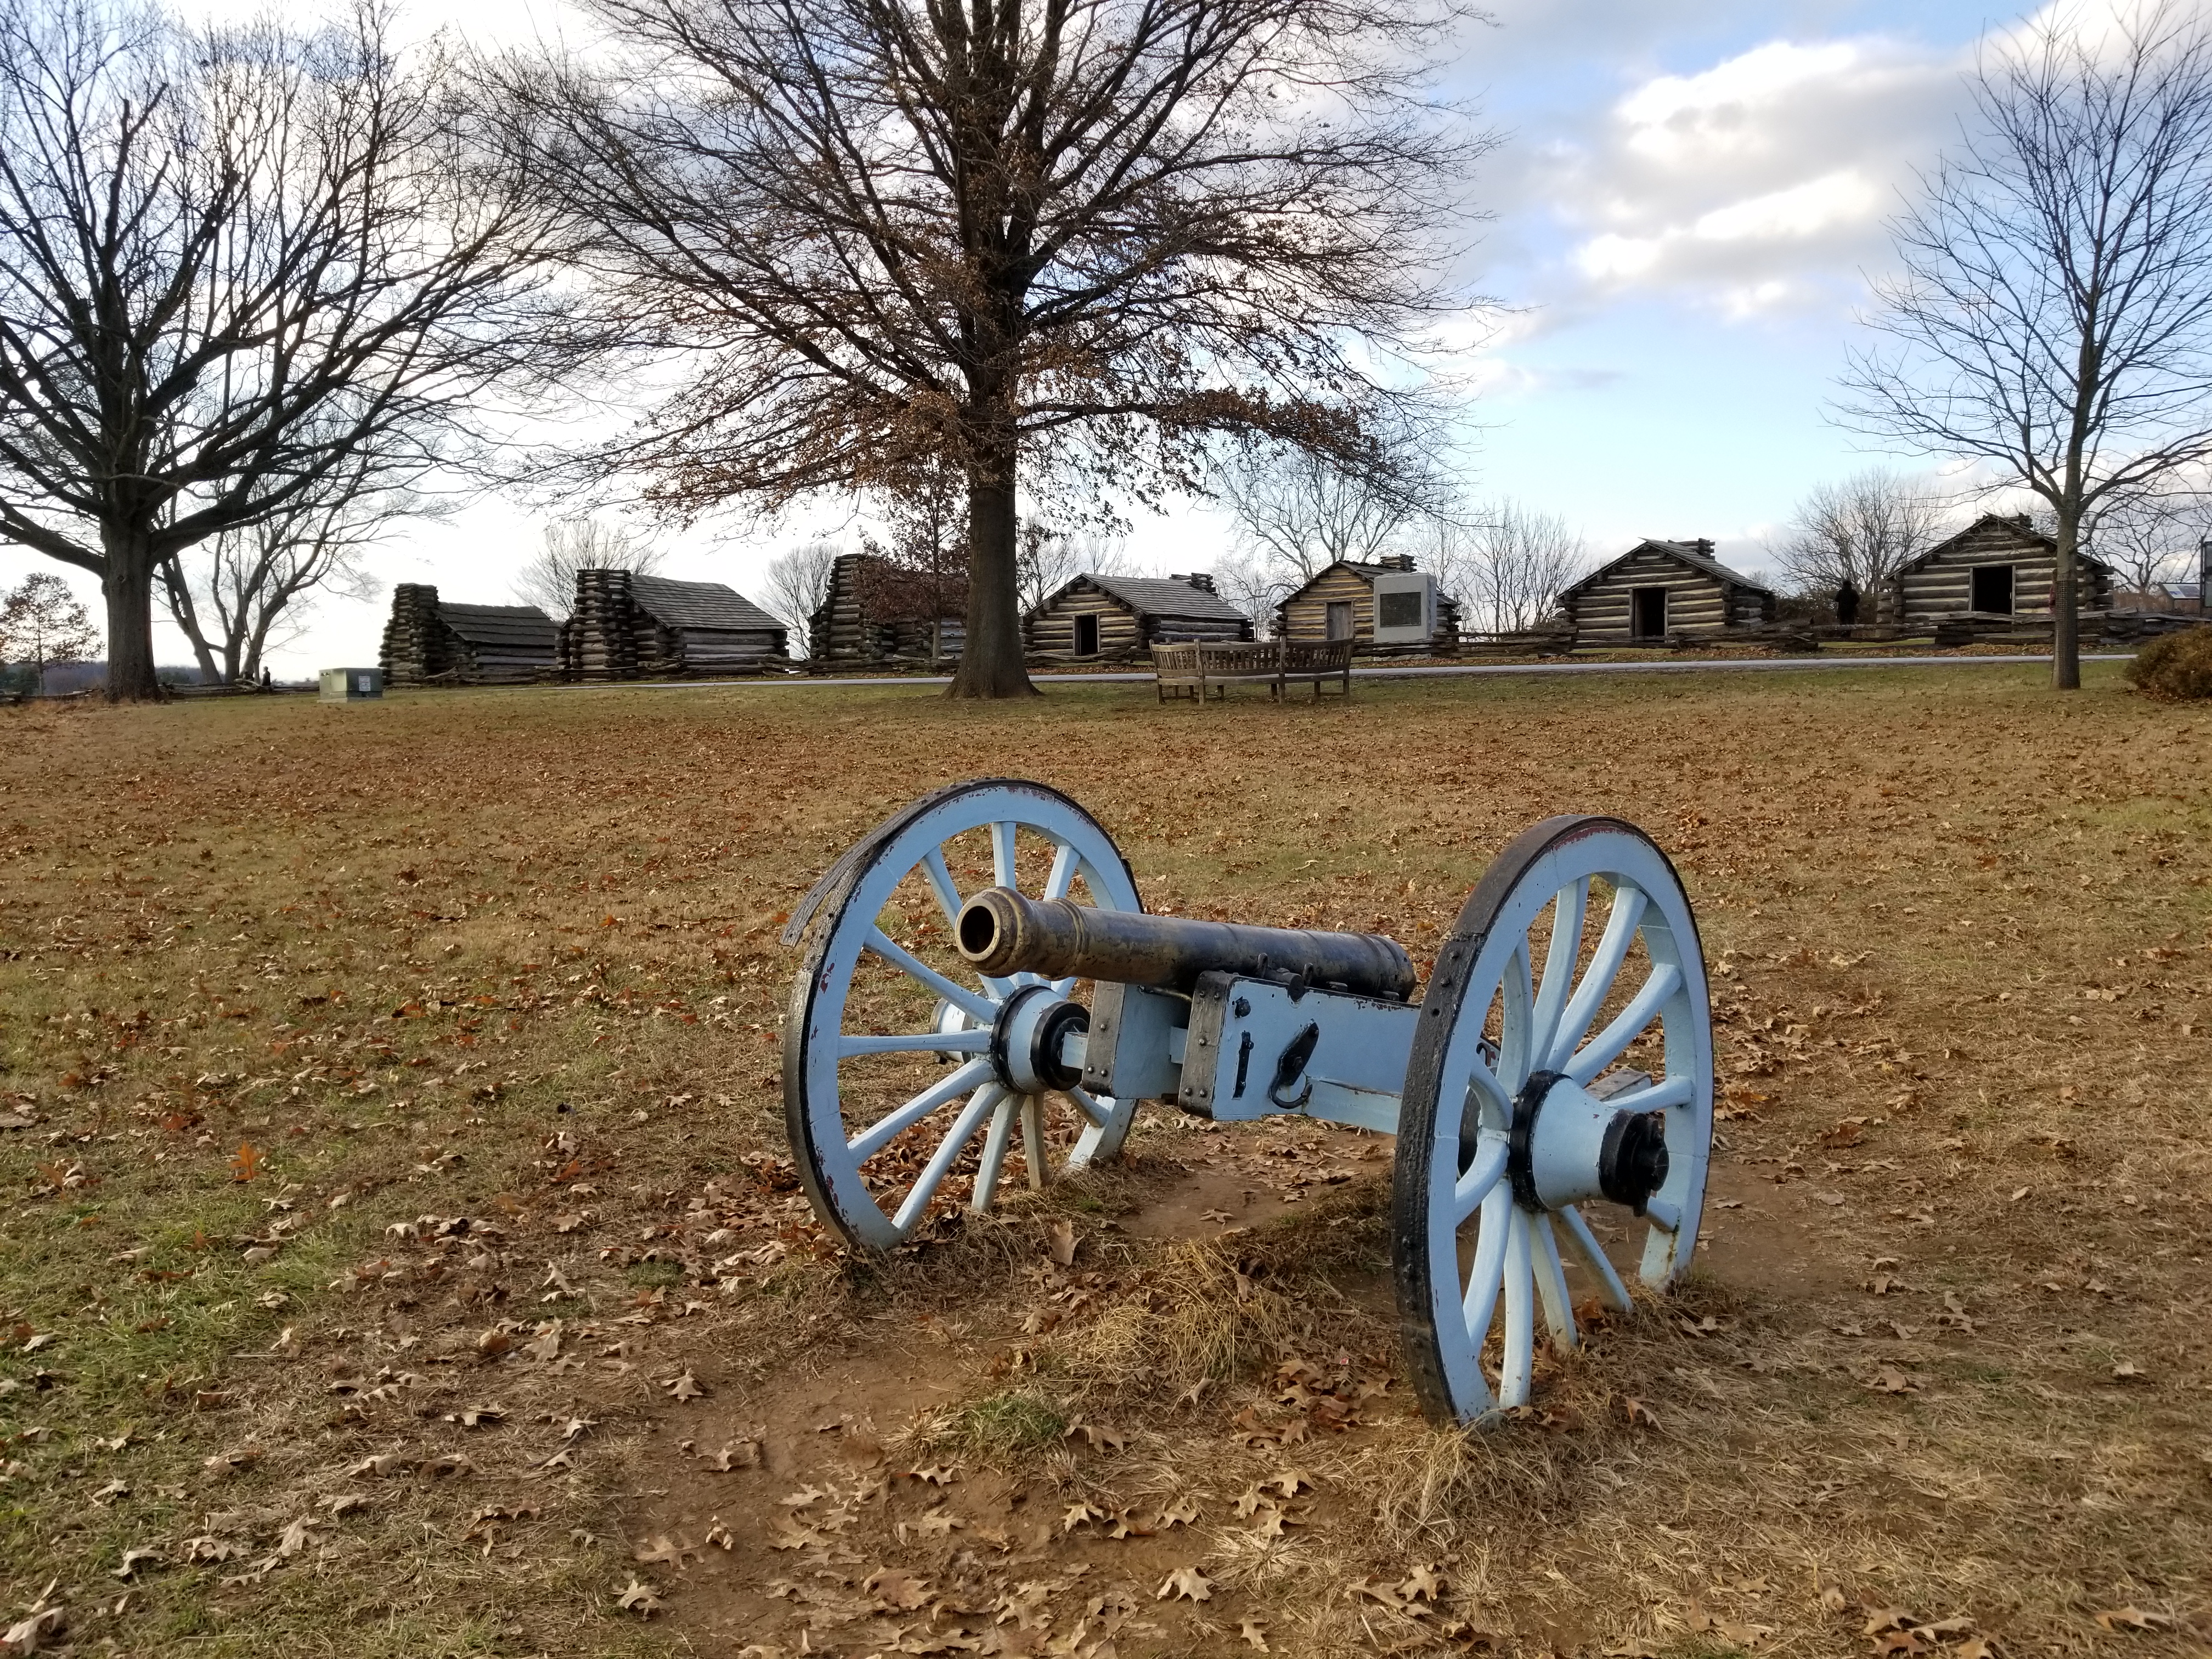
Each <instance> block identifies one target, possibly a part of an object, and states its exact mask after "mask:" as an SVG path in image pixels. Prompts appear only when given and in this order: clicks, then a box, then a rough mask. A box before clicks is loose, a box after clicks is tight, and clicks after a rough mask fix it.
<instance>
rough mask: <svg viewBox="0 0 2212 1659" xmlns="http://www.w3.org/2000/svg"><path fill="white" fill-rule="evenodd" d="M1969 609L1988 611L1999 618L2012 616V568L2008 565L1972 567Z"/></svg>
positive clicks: (1979, 565)
mask: <svg viewBox="0 0 2212 1659" xmlns="http://www.w3.org/2000/svg"><path fill="white" fill-rule="evenodd" d="M1967 605H1968V608H1969V609H1972V610H1975V611H1994V612H1996V614H1997V615H1998V616H2000V617H2009V616H2010V615H2012V567H2011V566H2010V565H2008V564H1978V565H1976V566H1975V567H1974V574H1973V588H1972V597H1971V598H1970V599H1968V600H1967Z"/></svg>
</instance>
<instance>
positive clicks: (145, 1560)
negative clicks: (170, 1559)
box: [114, 1549, 162, 1580]
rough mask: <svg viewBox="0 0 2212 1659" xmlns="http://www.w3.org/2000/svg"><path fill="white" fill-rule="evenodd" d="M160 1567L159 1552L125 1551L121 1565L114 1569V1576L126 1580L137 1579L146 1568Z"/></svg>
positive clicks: (143, 1550)
mask: <svg viewBox="0 0 2212 1659" xmlns="http://www.w3.org/2000/svg"><path fill="white" fill-rule="evenodd" d="M160 1565H162V1562H161V1551H159V1550H145V1549H140V1550H125V1551H124V1552H123V1565H121V1566H119V1567H118V1568H116V1570H115V1574H114V1576H115V1577H118V1578H122V1579H126V1580H127V1579H130V1578H132V1577H137V1574H138V1573H139V1572H140V1571H143V1569H145V1568H147V1567H158V1566H160Z"/></svg>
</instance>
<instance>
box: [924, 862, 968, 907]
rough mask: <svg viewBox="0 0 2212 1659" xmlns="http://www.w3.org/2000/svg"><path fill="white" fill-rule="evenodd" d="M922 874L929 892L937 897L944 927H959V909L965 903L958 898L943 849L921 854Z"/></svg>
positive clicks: (956, 888) (958, 891) (956, 886)
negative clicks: (926, 879) (943, 915)
mask: <svg viewBox="0 0 2212 1659" xmlns="http://www.w3.org/2000/svg"><path fill="white" fill-rule="evenodd" d="M921 869H922V873H923V874H924V875H925V876H927V878H929V890H930V891H931V892H933V893H934V894H936V895H937V908H939V909H940V910H942V911H944V912H945V926H946V927H958V926H959V925H960V907H961V905H962V904H963V903H964V902H965V901H964V900H963V899H962V898H961V896H960V889H959V886H958V885H957V884H956V883H955V882H954V881H953V879H952V872H951V870H950V869H948V868H947V867H946V866H945V849H944V848H942V847H933V848H930V849H929V851H928V852H927V853H925V854H922V859H921Z"/></svg>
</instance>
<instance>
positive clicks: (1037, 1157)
mask: <svg viewBox="0 0 2212 1659" xmlns="http://www.w3.org/2000/svg"><path fill="white" fill-rule="evenodd" d="M1022 1159H1023V1162H1024V1163H1026V1164H1028V1165H1029V1166H1030V1190H1031V1191H1032V1192H1042V1191H1043V1190H1044V1183H1045V1180H1046V1178H1047V1176H1049V1175H1050V1173H1051V1170H1050V1169H1049V1167H1048V1165H1047V1164H1046V1162H1045V1146H1044V1097H1043V1096H1042V1095H1024V1096H1023V1097H1022Z"/></svg>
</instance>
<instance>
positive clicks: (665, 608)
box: [629, 576, 784, 633]
mask: <svg viewBox="0 0 2212 1659" xmlns="http://www.w3.org/2000/svg"><path fill="white" fill-rule="evenodd" d="M629 596H630V601H631V603H632V604H634V605H636V606H637V608H638V609H639V610H641V611H644V612H645V613H646V614H647V616H649V617H652V618H653V620H654V621H655V622H657V623H659V624H660V625H661V626H662V627H664V628H699V629H718V630H722V631H736V630H741V629H743V630H750V629H774V630H775V631H776V632H777V633H782V632H783V631H784V626H783V624H782V623H780V622H778V621H777V620H776V619H775V617H771V616H769V614H768V612H767V611H763V610H762V609H761V608H760V607H759V606H758V605H755V604H754V603H753V602H752V601H751V600H750V599H747V598H746V597H745V596H744V594H742V593H740V592H738V590H737V589H736V588H734V587H726V586H723V585H722V584H721V583H720V582H678V581H671V580H668V578H666V577H665V576H632V577H631V578H630V579H629Z"/></svg>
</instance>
